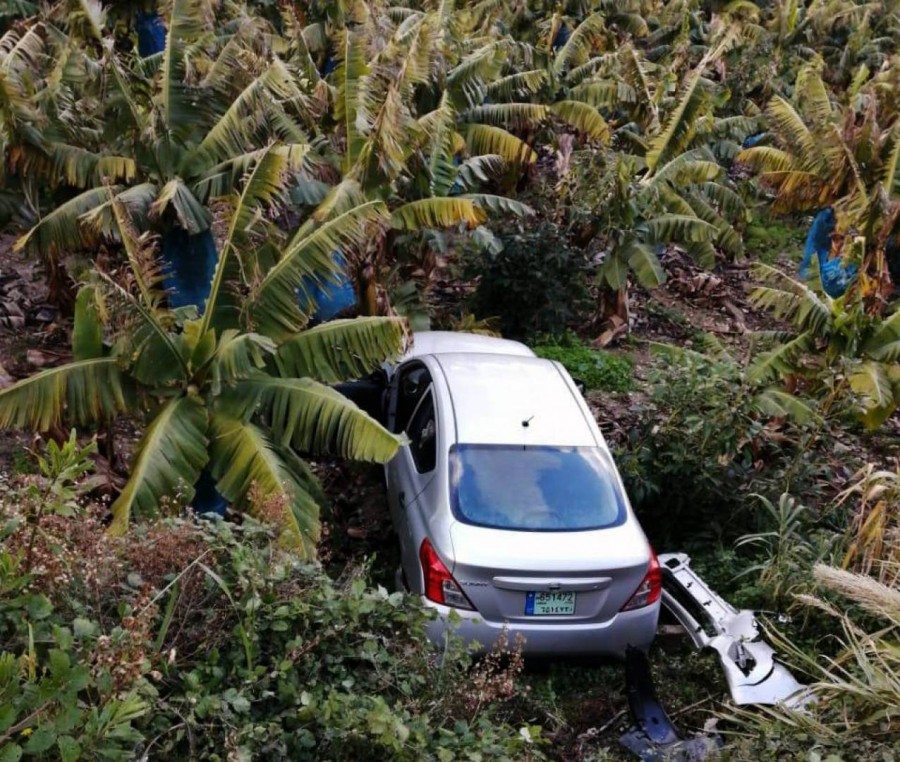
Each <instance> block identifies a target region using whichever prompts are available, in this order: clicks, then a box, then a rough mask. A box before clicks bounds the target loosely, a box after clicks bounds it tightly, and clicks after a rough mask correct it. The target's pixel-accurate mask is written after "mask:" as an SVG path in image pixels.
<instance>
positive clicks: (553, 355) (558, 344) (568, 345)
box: [533, 331, 634, 392]
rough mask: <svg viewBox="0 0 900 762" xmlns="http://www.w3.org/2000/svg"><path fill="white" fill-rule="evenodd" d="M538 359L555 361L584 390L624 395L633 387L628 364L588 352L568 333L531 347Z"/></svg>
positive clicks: (598, 352)
mask: <svg viewBox="0 0 900 762" xmlns="http://www.w3.org/2000/svg"><path fill="white" fill-rule="evenodd" d="M533 349H534V352H535V354H537V355H538V357H545V358H547V359H548V360H556V361H557V362H560V363H562V364H563V365H564V366H565V368H566V370H568V371H569V373H571V374H572V376H573V377H574V378H576V379H578V380H579V381H582V382H584V385H585V386H586V387H587V388H588V389H601V390H603V391H609V392H627V391H630V390H631V389H632V388H633V386H634V380H633V378H632V365H631V362H630V361H629V360H628V359H627V358H625V357H622V356H621V355H614V354H610V353H609V352H604V351H603V350H601V349H592V348H591V347H589V346H588V345H587V344H585V343H584V342H583V341H581V339H579V338H578V336H576V335H575V334H574V333H572V332H571V331H567V332H566V333H564V334H563V335H562V336H561V337H560V338H559V339H556V340H554V339H552V338H551V339H550V340H547V341H541V342H540V343H538V344H536V345H535V346H534V347H533Z"/></svg>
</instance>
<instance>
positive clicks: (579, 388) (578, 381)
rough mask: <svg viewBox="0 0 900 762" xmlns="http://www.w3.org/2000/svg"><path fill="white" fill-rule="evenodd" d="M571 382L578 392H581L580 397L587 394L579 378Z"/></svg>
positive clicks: (585, 386) (584, 385) (585, 387)
mask: <svg viewBox="0 0 900 762" xmlns="http://www.w3.org/2000/svg"><path fill="white" fill-rule="evenodd" d="M572 380H573V381H574V382H575V388H576V389H578V391H579V392H581V395H582V396H584V394H585V393H586V392H587V385H586V384H585V383H584V381H582V380H581V379H580V378H573V379H572Z"/></svg>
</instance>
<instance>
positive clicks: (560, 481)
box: [383, 332, 662, 656]
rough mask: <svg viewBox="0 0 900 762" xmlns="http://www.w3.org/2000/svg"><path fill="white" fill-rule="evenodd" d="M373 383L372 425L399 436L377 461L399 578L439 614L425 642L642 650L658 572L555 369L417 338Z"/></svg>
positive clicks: (470, 340)
mask: <svg viewBox="0 0 900 762" xmlns="http://www.w3.org/2000/svg"><path fill="white" fill-rule="evenodd" d="M386 380H387V383H388V390H387V394H386V395H385V396H386V399H385V401H384V410H383V413H384V415H383V419H384V420H385V422H386V424H387V426H388V428H390V429H391V430H392V431H394V432H397V433H400V432H405V434H406V436H407V438H408V440H409V441H408V444H406V445H405V446H403V447H402V448H401V449H400V450H399V452H398V453H397V455H396V456H395V457H394V458H393V459H392V460H391V461H390V462H389V463H388V464H387V465H386V481H387V494H388V502H389V505H390V510H391V515H392V518H393V522H394V527H395V528H396V531H397V535H398V536H399V540H400V550H401V569H400V571H399V573H398V578H399V581H400V583H401V584H402V585H403V586H405V587H406V588H407V589H408V590H410V591H411V592H413V593H416V594H418V595H421V596H422V599H423V600H424V601H425V603H426V605H427V606H430V607H431V608H433V609H434V610H435V611H436V612H437V617H436V618H435V619H434V620H433V621H432V622H431V624H430V627H429V636H430V637H431V638H432V640H434V641H436V642H441V641H442V640H443V639H444V636H445V635H446V633H447V632H448V630H449V629H452V630H453V631H454V632H455V633H456V634H457V635H459V636H460V637H461V638H462V639H463V641H465V642H466V643H469V644H476V647H477V646H481V647H482V648H483V649H487V648H490V647H491V645H492V644H493V643H494V642H495V640H496V639H497V637H498V635H500V634H501V632H503V631H504V630H505V631H506V633H507V634H508V637H509V638H510V640H511V641H512V639H515V638H516V637H517V636H518V635H520V634H521V635H522V636H524V638H525V640H524V648H523V650H524V653H526V654H530V655H534V654H551V653H552V654H554V655H561V654H592V655H599V654H603V655H612V656H624V654H625V651H626V649H628V648H629V647H635V648H639V649H646V648H648V647H649V645H650V643H651V642H652V640H653V637H654V634H655V632H656V625H657V618H658V615H659V607H660V598H661V588H662V572H661V569H660V567H659V563H658V561H657V558H656V556H655V554H654V552H653V550H652V548H651V547H650V544H649V543H648V541H647V538H646V536H645V535H644V532H643V530H642V529H641V526H640V524H639V523H638V521H637V519H636V517H635V515H634V513H633V511H632V509H631V506H630V505H629V502H628V498H627V496H626V494H625V490H624V488H623V485H622V480H621V478H620V476H619V473H618V471H617V470H616V466H615V464H614V463H613V459H612V456H611V454H610V451H609V448H608V447H607V445H606V442H605V441H604V439H603V436H602V434H601V433H600V431H599V429H598V428H597V425H596V423H595V421H594V418H593V416H592V415H591V412H590V410H589V409H588V407H587V405H586V403H585V401H584V399H583V398H582V396H581V394H580V393H579V390H578V388H577V386H576V384H575V382H574V381H573V380H572V378H571V377H570V376H569V374H568V372H567V371H566V370H565V368H563V367H562V366H561V365H560V364H559V363H556V362H552V361H550V360H544V359H540V358H538V357H536V356H535V355H534V353H533V352H531V350H530V349H528V348H527V347H526V346H524V345H522V344H519V343H517V342H513V341H508V340H504V339H497V338H490V337H485V336H477V335H470V334H459V333H446V332H425V333H417V334H416V335H415V336H414V343H413V346H412V349H411V350H410V351H409V352H408V353H407V355H406V356H405V357H403V358H402V360H401V361H400V362H399V363H398V364H397V365H395V366H393V367H391V368H390V369H389V371H388V377H387V379H386ZM451 613H452V614H455V616H451ZM451 620H452V621H451Z"/></svg>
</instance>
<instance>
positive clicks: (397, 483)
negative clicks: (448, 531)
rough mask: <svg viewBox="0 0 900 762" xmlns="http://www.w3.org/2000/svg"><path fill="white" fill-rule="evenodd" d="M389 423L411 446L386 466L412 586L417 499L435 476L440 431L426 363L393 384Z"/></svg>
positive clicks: (415, 572)
mask: <svg viewBox="0 0 900 762" xmlns="http://www.w3.org/2000/svg"><path fill="white" fill-rule="evenodd" d="M390 400H391V401H390V406H389V411H388V424H389V428H390V429H391V431H393V432H395V433H400V432H404V433H405V434H406V436H407V438H408V440H409V442H408V444H406V445H404V446H403V447H401V448H400V450H399V451H398V452H397V454H396V455H395V456H394V457H393V458H392V459H391V461H390V462H389V463H388V465H387V467H386V482H387V493H388V505H389V507H390V511H391V519H392V521H393V523H394V529H395V530H396V532H397V536H398V538H399V540H400V552H401V557H402V565H403V571H404V574H405V575H406V579H407V580H408V583H412V584H415V580H416V579H417V577H418V547H419V544H420V543H421V537H419V535H420V534H421V529H420V526H421V522H420V521H414V520H411V519H412V518H413V517H415V516H416V515H417V514H418V513H419V512H418V511H417V510H416V500H417V499H418V498H419V497H420V495H421V494H422V493H423V492H424V491H425V489H426V487H427V486H428V484H429V482H430V481H431V479H433V477H434V471H435V462H436V458H437V432H436V421H435V409H434V392H433V389H432V384H431V376H430V374H429V373H428V370H427V369H426V368H425V367H424V366H423V365H422V364H421V363H411V364H409V365H407V366H404V367H403V368H401V369H400V371H399V372H398V373H397V374H396V375H395V377H394V380H393V381H392V384H391V397H390Z"/></svg>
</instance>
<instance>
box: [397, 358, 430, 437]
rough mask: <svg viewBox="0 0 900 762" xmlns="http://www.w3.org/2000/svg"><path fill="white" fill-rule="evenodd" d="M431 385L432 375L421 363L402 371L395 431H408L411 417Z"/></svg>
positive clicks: (399, 381) (399, 380)
mask: <svg viewBox="0 0 900 762" xmlns="http://www.w3.org/2000/svg"><path fill="white" fill-rule="evenodd" d="M430 385H431V376H429V375H428V371H427V370H426V369H425V368H424V367H423V366H421V365H414V366H413V367H411V368H406V369H404V370H403V371H401V373H400V377H399V379H398V385H397V409H396V411H395V413H394V425H393V431H394V432H395V433H399V432H401V431H406V430H407V426H408V424H409V419H410V417H411V416H412V414H413V411H414V410H415V409H416V405H418V404H419V400H420V399H422V395H423V394H425V391H426V390H427V389H428V387H429V386H430Z"/></svg>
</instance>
